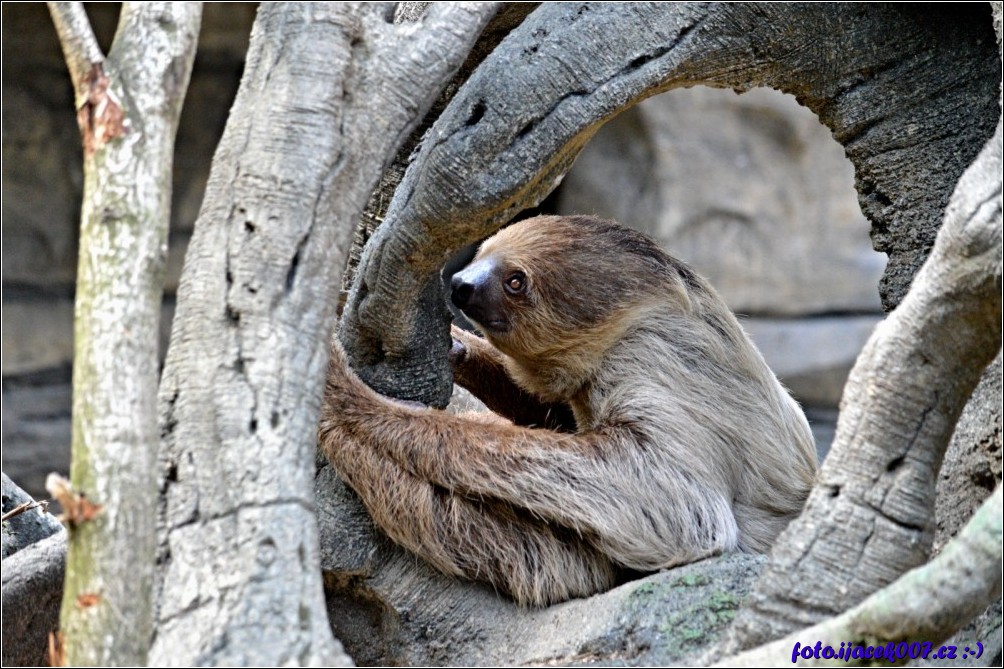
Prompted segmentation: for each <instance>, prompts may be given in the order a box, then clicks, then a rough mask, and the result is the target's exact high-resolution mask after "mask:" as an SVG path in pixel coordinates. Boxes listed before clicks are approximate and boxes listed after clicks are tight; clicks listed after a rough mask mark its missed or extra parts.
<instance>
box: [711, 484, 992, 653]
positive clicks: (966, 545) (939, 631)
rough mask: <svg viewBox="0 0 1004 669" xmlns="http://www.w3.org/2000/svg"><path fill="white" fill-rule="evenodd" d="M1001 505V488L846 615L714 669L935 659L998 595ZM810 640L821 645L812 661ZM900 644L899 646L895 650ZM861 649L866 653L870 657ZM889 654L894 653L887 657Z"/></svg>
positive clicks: (813, 647) (755, 649)
mask: <svg viewBox="0 0 1004 669" xmlns="http://www.w3.org/2000/svg"><path fill="white" fill-rule="evenodd" d="M1001 500H1002V495H1001V486H997V490H996V491H995V492H994V494H993V495H992V496H991V497H990V498H989V499H988V500H987V501H986V502H984V503H983V505H982V506H981V507H980V508H979V510H977V512H976V513H975V514H974V515H973V518H972V520H970V521H969V523H968V524H967V525H966V527H965V528H964V529H963V530H962V531H961V532H960V533H959V536H958V537H956V538H955V539H954V540H953V541H952V542H951V543H949V544H948V545H947V546H946V547H945V550H943V551H942V552H941V553H940V554H939V555H938V557H936V558H935V559H934V560H932V561H931V562H929V563H928V564H926V565H924V566H923V567H919V568H917V569H914V570H913V571H910V572H908V573H907V574H905V575H904V576H903V577H901V578H900V579H899V580H897V581H896V582H894V583H892V584H891V585H889V586H888V587H887V588H885V589H883V590H880V591H879V592H877V593H875V594H874V595H872V596H871V597H869V598H868V599H866V600H865V601H864V602H862V603H861V604H859V605H858V606H856V607H854V608H853V609H851V610H850V611H847V612H846V613H844V614H841V615H839V616H837V617H835V618H831V619H829V620H827V621H825V622H822V623H819V624H818V625H814V626H813V627H810V628H808V629H804V630H801V631H799V632H795V633H794V634H791V635H789V636H787V637H785V638H783V639H779V640H778V641H773V642H770V643H767V644H764V645H762V646H759V647H758V648H754V649H753V650H750V651H747V652H745V653H741V654H739V655H735V656H733V657H730V658H727V659H726V660H725V661H724V662H723V663H722V665H715V666H725V665H727V666H732V667H770V666H791V665H792V663H793V662H795V661H796V659H797V660H798V664H799V665H800V666H819V665H829V664H834V663H836V664H839V665H841V666H845V665H848V664H850V665H862V664H873V663H874V661H875V660H874V659H873V658H874V655H875V650H874V649H878V648H881V649H882V652H883V657H884V659H885V661H886V662H889V663H892V662H895V661H896V660H901V661H904V662H905V661H906V660H908V659H914V658H913V657H912V656H911V655H908V654H906V655H904V653H903V652H902V651H903V650H904V649H905V650H906V652H907V653H913V652H916V651H919V653H920V654H923V653H925V652H929V653H931V654H935V653H937V652H938V650H939V648H938V646H936V645H932V644H939V643H940V642H942V641H943V640H945V639H947V638H948V637H949V636H951V635H952V634H954V633H955V632H957V631H958V630H959V629H960V628H961V627H962V626H963V625H965V624H966V623H967V622H968V621H970V620H972V619H973V618H974V617H975V616H977V615H979V614H980V613H982V612H983V611H984V610H985V609H986V608H987V606H989V605H990V604H991V603H992V602H993V601H994V600H995V599H997V597H999V596H1000V593H1001V557H1002V551H1001V536H1002V518H1001V514H1002V502H1001ZM816 641H820V642H821V643H820V644H818V646H819V648H818V655H817V648H816V646H817V644H816V643H815V642H816ZM904 642H905V644H906V645H901V644H902V643H904ZM807 644H808V648H807ZM827 646H829V647H830V648H832V649H833V650H834V652H835V653H839V651H840V648H841V647H843V648H844V652H845V658H846V657H849V658H850V659H849V660H846V659H841V658H836V657H834V658H833V659H831V661H829V662H826V661H824V660H823V659H822V658H823V657H824V653H825V648H826V647H827ZM868 647H871V648H872V649H873V650H872V652H871V653H870V654H869V652H868V650H867V648H868ZM855 648H858V649H860V650H859V651H856V650H854V649H855ZM890 650H891V651H892V652H895V653H896V655H895V656H894V657H892V658H890V657H889V652H890ZM810 651H811V652H810ZM802 652H805V653H806V654H808V655H811V658H807V657H806V655H802V654H801V653H802ZM796 653H798V654H799V657H797V658H796ZM848 653H849V654H848ZM960 654H961V652H960ZM866 655H867V657H866Z"/></svg>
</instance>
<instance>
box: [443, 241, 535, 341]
mask: <svg viewBox="0 0 1004 669" xmlns="http://www.w3.org/2000/svg"><path fill="white" fill-rule="evenodd" d="M450 289H451V292H450V299H451V300H452V302H453V304H454V305H456V307H457V308H458V309H460V310H461V311H462V312H463V314H464V316H466V317H467V319H468V320H470V321H471V322H472V323H474V324H475V325H476V326H477V327H478V329H479V330H481V331H482V332H483V333H484V334H485V335H486V336H488V337H493V336H495V337H501V336H503V335H506V334H508V333H510V332H512V331H513V329H514V327H515V325H516V323H517V321H518V320H519V319H518V316H519V314H520V312H521V311H522V310H523V309H525V308H527V307H529V305H530V295H531V293H530V277H529V276H528V274H527V271H526V270H525V269H523V268H521V267H515V266H512V264H511V263H507V262H506V261H505V260H504V259H503V258H501V257H499V256H498V255H497V254H493V255H490V256H488V257H484V258H481V257H480V256H479V257H478V258H476V259H475V260H474V262H472V263H471V264H470V265H468V266H467V267H465V268H464V269H463V270H461V271H460V272H457V273H456V274H454V275H453V279H452V280H451V282H450Z"/></svg>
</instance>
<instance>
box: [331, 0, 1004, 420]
mask: <svg viewBox="0 0 1004 669" xmlns="http://www.w3.org/2000/svg"><path fill="white" fill-rule="evenodd" d="M984 23H986V24H987V25H985V26H983V25H982V24H980V23H978V20H977V18H976V17H969V16H964V17H963V18H962V19H956V18H955V17H953V18H952V19H950V20H949V19H947V17H945V19H944V20H941V19H939V17H938V16H936V15H934V14H932V13H930V12H926V13H925V12H920V11H914V10H913V9H910V8H902V7H896V6H890V5H885V6H881V7H879V6H869V7H867V8H864V7H862V6H854V5H845V4H834V5H818V4H817V5H749V4H739V5H733V4H723V5H704V4H670V3H651V4H649V3H636V4H630V5H609V4H602V3H595V4H593V3H583V4H579V3H577V4H570V3H555V4H546V5H544V6H541V7H540V8H539V9H537V10H536V11H534V12H533V14H531V15H530V17H528V18H527V20H526V21H524V22H523V23H522V24H521V25H520V26H519V28H517V29H516V30H514V31H513V32H512V33H511V34H510V35H509V37H508V38H506V40H505V41H504V42H503V43H502V44H501V45H500V47H499V48H498V49H496V51H495V52H494V53H493V54H492V55H491V56H490V57H489V58H488V59H487V60H486V61H485V62H484V63H483V64H482V66H481V67H480V68H479V69H478V70H477V71H476V72H475V73H474V75H472V76H471V78H470V79H469V80H468V82H467V83H466V84H465V85H464V87H463V88H462V89H461V90H460V92H458V94H457V95H456V97H455V98H454V99H453V101H452V102H451V103H450V105H449V106H448V108H447V109H446V111H445V112H444V113H443V114H442V116H441V117H440V118H439V119H438V120H437V122H436V123H435V125H434V126H433V128H432V130H431V131H430V132H429V134H428V136H427V137H426V138H425V141H424V144H423V146H422V149H421V151H420V152H419V154H418V155H417V157H416V159H415V161H414V163H413V164H412V165H411V167H410V168H409V170H408V173H407V174H406V176H405V179H404V181H403V182H402V184H401V186H400V187H399V188H398V190H397V192H396V193H395V196H394V200H393V202H392V203H391V206H390V209H389V211H388V213H387V218H386V222H385V224H384V225H382V226H381V227H380V228H379V229H378V231H377V232H376V234H375V235H374V236H373V238H372V240H371V242H370V244H369V246H368V249H367V250H366V251H365V253H364V255H363V258H362V261H361V264H360V268H359V272H358V274H357V276H356V279H355V281H354V283H353V287H352V290H351V292H350V295H349V298H348V302H347V308H346V310H345V314H344V315H343V319H342V323H341V328H340V336H341V339H342V342H343V345H344V347H345V349H346V352H347V353H348V354H349V356H350V358H351V359H352V361H353V366H354V367H355V368H356V369H357V371H359V373H360V375H361V376H363V378H365V379H366V380H367V382H368V383H370V384H371V385H372V386H373V387H374V388H375V389H377V390H378V391H381V392H384V393H388V394H395V395H397V396H399V397H403V399H409V400H417V401H422V402H425V403H427V404H433V405H437V406H442V405H444V404H445V402H446V401H447V399H448V398H449V394H450V393H449V390H450V381H451V377H450V373H449V368H448V365H447V362H446V351H447V350H448V348H449V341H450V340H449V334H448V313H447V311H446V309H445V307H444V306H443V302H444V300H443V298H442V295H441V289H440V286H439V283H438V273H439V270H440V267H441V266H442V264H443V262H444V261H445V260H446V258H448V257H449V255H450V254H451V253H452V252H453V251H455V250H456V249H458V248H461V247H463V246H465V245H467V244H469V243H471V242H474V241H477V240H480V239H483V238H485V237H487V236H489V235H490V234H491V233H492V232H493V231H494V230H496V229H497V228H498V227H499V226H501V225H502V224H503V223H505V222H506V221H507V220H509V218H511V217H512V216H513V215H514V214H515V213H517V212H518V211H520V210H521V209H523V208H525V207H527V206H530V205H533V204H535V203H537V202H539V201H540V200H541V199H542V198H543V197H544V196H545V195H546V194H547V193H548V192H550V191H551V189H553V188H554V186H555V185H556V184H557V182H558V181H559V180H560V178H561V177H562V176H563V175H564V173H565V171H566V170H567V169H568V167H569V166H570V165H571V163H572V161H573V160H574V158H575V156H576V154H577V153H578V151H579V150H580V149H581V148H582V146H583V145H584V144H585V142H586V141H587V140H588V139H589V137H590V136H591V135H592V134H593V133H594V132H595V131H596V129H597V128H598V127H599V126H600V125H602V124H603V123H604V122H605V121H607V120H609V119H610V118H612V117H613V116H614V115H616V114H617V113H619V112H620V111H622V110H624V109H625V108H627V107H629V106H631V105H633V104H635V103H637V102H638V101H640V100H641V99H643V98H646V97H649V96H651V95H654V94H656V93H659V92H661V91H664V90H667V89H670V88H674V87H679V86H689V85H693V84H700V83H702V84H708V85H712V86H722V87H724V86H728V87H732V88H736V89H738V90H745V89H748V88H750V87H752V86H771V87H775V88H778V89H781V90H784V91H787V92H790V93H793V94H795V95H796V96H797V97H798V98H799V100H800V101H801V102H802V103H803V104H805V105H807V106H808V107H810V108H811V109H813V110H814V111H815V112H816V113H817V114H818V115H819V117H820V119H821V120H822V121H823V122H824V123H826V124H827V125H828V126H829V127H830V128H831V129H832V130H833V132H834V136H835V138H836V139H837V140H838V141H839V142H840V143H841V144H843V145H844V146H845V148H846V150H847V153H848V156H849V157H850V158H851V160H852V161H853V162H854V165H855V169H856V174H857V180H858V191H859V193H860V196H861V203H862V208H863V209H864V210H865V213H866V214H867V215H868V216H869V217H870V218H871V220H872V222H873V226H874V228H873V229H874V230H875V233H874V237H875V239H876V241H877V244H878V246H879V248H880V250H887V251H889V252H891V253H892V254H893V257H892V260H891V262H890V266H889V270H888V271H887V275H886V278H885V292H886V301H887V304H888V305H889V306H892V305H894V304H895V303H896V302H897V301H898V299H899V297H900V296H901V295H902V294H903V293H904V292H905V289H906V285H907V283H908V280H909V273H908V272H905V270H904V267H903V266H904V264H905V260H904V259H905V258H907V257H908V256H911V254H916V253H921V254H923V253H926V251H927V248H928V246H929V244H930V241H931V240H925V239H922V240H921V243H920V244H919V245H918V246H919V247H920V248H919V250H918V249H914V248H913V247H912V246H911V247H909V248H904V247H903V246H902V242H898V241H897V240H898V239H900V238H901V237H903V238H907V239H912V240H914V241H916V237H917V234H918V233H917V232H916V231H918V230H926V229H928V227H930V228H934V227H935V226H936V223H935V222H936V221H937V220H938V219H940V215H941V212H942V210H943V207H944V205H945V204H946V203H947V200H948V196H949V194H950V193H951V190H952V188H953V187H954V184H955V181H956V180H957V179H958V176H959V175H960V174H961V173H962V171H963V169H965V167H966V165H968V163H969V162H970V161H971V160H972V158H973V156H974V155H975V154H976V153H977V151H978V150H979V147H980V146H982V144H983V142H984V141H985V140H986V138H987V136H988V135H989V134H990V133H991V131H992V128H993V125H992V124H993V122H994V121H995V120H996V116H997V112H996V108H995V105H996V96H997V89H996V85H995V83H994V81H995V79H994V77H996V75H995V74H994V72H995V71H996V70H997V69H999V62H998V59H997V55H996V52H995V50H994V49H993V48H992V45H991V37H990V34H991V33H990V26H989V22H986V21H984ZM974 25H979V26H980V27H979V28H975V29H974V27H973V26H974ZM981 29H985V31H986V32H987V33H988V34H987V39H986V40H973V39H971V38H970V37H968V36H970V35H971V34H972V33H973V32H974V30H977V31H978V30H981ZM876 45H881V48H876ZM833 53H840V54H841V56H840V58H839V59H833V58H831V57H830V55H831V54H833ZM946 72H947V73H951V74H950V75H949V76H946ZM991 109H993V111H992V115H989V114H990V113H991V112H990V110H991ZM947 118H951V119H953V120H952V127H953V132H951V133H945V132H943V131H941V130H939V128H943V127H944V125H943V124H945V123H947V121H946V119H947ZM908 230H909V231H911V232H907V231H908ZM898 245H899V246H898ZM911 257H912V256H911Z"/></svg>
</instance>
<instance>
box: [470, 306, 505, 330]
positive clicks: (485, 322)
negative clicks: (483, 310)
mask: <svg viewBox="0 0 1004 669" xmlns="http://www.w3.org/2000/svg"><path fill="white" fill-rule="evenodd" d="M461 311H463V310H461ZM463 314H464V316H466V317H467V320H469V321H470V322H471V323H473V324H474V325H476V326H477V327H478V329H479V330H482V331H483V332H491V333H492V334H505V333H506V332H509V330H511V329H512V324H511V323H509V320H508V319H505V318H485V317H484V315H483V314H478V315H475V314H469V313H468V312H467V311H463ZM478 316H480V318H479V317H478Z"/></svg>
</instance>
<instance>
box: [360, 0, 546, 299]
mask: <svg viewBox="0 0 1004 669" xmlns="http://www.w3.org/2000/svg"><path fill="white" fill-rule="evenodd" d="M538 4H540V3H536V2H507V3H503V5H502V7H500V8H499V11H498V12H497V13H496V14H495V16H494V17H492V20H491V22H489V24H488V25H487V26H485V29H484V30H482V31H481V36H480V37H479V38H478V41H477V43H476V44H475V45H474V48H473V49H471V52H470V53H469V54H468V56H467V60H465V61H464V64H463V65H462V66H461V67H460V69H459V70H458V71H457V74H456V76H454V77H453V79H452V80H451V81H450V83H448V84H447V85H446V86H445V87H444V88H443V92H442V93H441V94H440V96H439V98H437V99H436V102H435V104H433V105H432V107H431V108H430V109H429V111H428V112H427V113H426V115H425V118H424V119H422V122H421V123H420V124H419V125H418V127H417V128H415V130H414V132H412V133H411V136H410V137H408V139H407V141H405V143H404V144H403V145H402V146H401V148H400V150H398V152H397V155H396V156H395V157H394V161H393V162H392V163H391V164H390V166H388V167H387V170H386V171H385V172H384V174H383V176H382V177H380V183H379V184H378V185H377V187H376V188H375V189H374V190H373V194H372V195H370V200H369V202H368V203H367V204H366V210H365V211H364V212H363V217H362V219H361V220H360V221H359V225H358V226H357V227H356V232H355V235H354V236H353V238H352V248H351V249H350V250H349V259H348V266H347V267H346V268H345V274H344V275H342V289H343V291H348V289H349V287H350V286H351V285H352V280H353V279H354V278H355V274H356V268H357V267H358V265H359V259H360V258H361V257H362V253H363V247H364V246H365V245H366V242H367V241H369V238H370V237H372V236H373V233H374V231H376V229H377V226H378V225H380V223H382V222H383V219H384V216H386V215H387V208H388V207H389V206H390V201H391V199H392V198H393V197H394V191H395V190H397V187H398V185H399V184H400V183H401V179H402V178H404V172H405V170H406V169H407V167H408V161H409V160H410V159H411V156H412V153H413V152H414V151H415V149H416V148H417V147H418V145H419V142H421V140H422V137H423V136H424V135H425V133H426V132H428V130H429V128H430V127H432V123H433V121H435V120H436V119H437V118H439V115H440V114H442V113H443V109H445V108H446V105H447V103H448V102H449V101H450V100H451V99H453V96H454V95H456V94H457V90H458V89H459V88H460V86H461V85H462V84H463V83H464V82H465V81H467V79H468V78H469V77H470V76H471V73H472V72H474V70H475V68H477V66H478V65H480V64H481V62H482V61H483V60H484V59H485V58H486V57H487V56H488V54H490V53H491V52H492V51H493V50H494V49H495V47H497V46H498V44H499V42H501V41H502V39H503V38H504V37H505V36H506V35H508V34H509V33H510V32H512V30H513V28H515V27H516V26H518V25H519V24H520V23H522V22H523V19H525V18H526V17H527V15H528V14H529V13H530V12H532V11H533V10H534V9H536V7H537V5H538ZM428 5H429V3H427V2H403V3H401V4H400V5H398V8H397V13H396V14H395V16H394V21H395V23H405V22H414V21H418V20H420V19H421V18H422V15H423V14H424V13H425V11H426V10H427V9H428Z"/></svg>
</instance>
